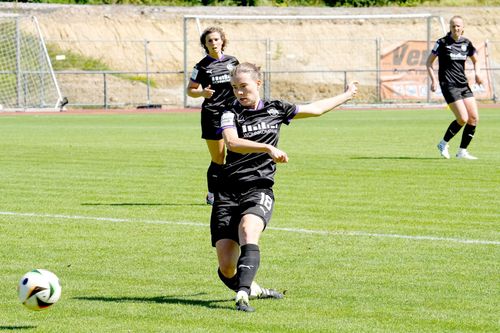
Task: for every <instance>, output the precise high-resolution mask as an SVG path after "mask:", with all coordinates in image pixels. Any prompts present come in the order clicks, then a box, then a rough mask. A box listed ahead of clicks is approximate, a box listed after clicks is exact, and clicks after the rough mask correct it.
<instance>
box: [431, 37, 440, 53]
mask: <svg viewBox="0 0 500 333" xmlns="http://www.w3.org/2000/svg"><path fill="white" fill-rule="evenodd" d="M440 44H441V43H440V40H437V41H436V44H434V47H433V48H432V51H431V53H432V54H434V55H438V53H439V51H438V50H439V46H440Z"/></svg>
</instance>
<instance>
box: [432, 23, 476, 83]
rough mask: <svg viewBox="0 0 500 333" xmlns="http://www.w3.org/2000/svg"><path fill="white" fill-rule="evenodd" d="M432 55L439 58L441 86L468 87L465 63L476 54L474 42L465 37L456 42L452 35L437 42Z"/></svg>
mask: <svg viewBox="0 0 500 333" xmlns="http://www.w3.org/2000/svg"><path fill="white" fill-rule="evenodd" d="M432 53H433V54H435V55H436V56H438V58H439V82H440V83H441V84H448V85H456V86H464V85H467V77H466V76H465V61H466V60H467V57H470V56H472V55H474V54H475V53H476V48H475V47H474V45H472V42H471V41H470V40H468V39H467V38H465V37H460V39H459V40H458V41H455V40H454V39H453V37H451V34H450V33H448V34H447V35H446V36H444V37H442V38H440V39H438V40H437V42H436V45H435V46H434V48H433V49H432Z"/></svg>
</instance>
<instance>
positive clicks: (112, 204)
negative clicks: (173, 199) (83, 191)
mask: <svg viewBox="0 0 500 333" xmlns="http://www.w3.org/2000/svg"><path fill="white" fill-rule="evenodd" d="M81 205H82V206H207V204H204V203H154V202H119V203H100V202H84V203H81Z"/></svg>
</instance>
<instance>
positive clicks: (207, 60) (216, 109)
mask: <svg viewBox="0 0 500 333" xmlns="http://www.w3.org/2000/svg"><path fill="white" fill-rule="evenodd" d="M227 43H228V41H227V38H226V35H225V33H224V31H223V30H222V28H220V27H209V28H207V29H205V30H204V31H203V33H202V34H201V36H200V44H201V45H202V46H203V48H204V50H205V52H206V54H207V55H206V56H205V57H204V58H203V59H201V61H200V62H199V63H197V64H196V65H195V66H194V69H193V72H192V75H191V79H190V81H189V84H188V86H187V94H188V96H190V97H193V98H198V97H203V98H204V101H203V103H202V106H201V137H202V138H203V139H205V141H206V143H207V147H208V151H209V153H210V157H211V162H210V166H209V167H208V170H207V185H208V194H207V197H206V202H207V204H212V203H213V193H214V192H215V191H216V188H217V181H218V176H219V173H220V170H221V167H222V164H224V158H225V150H224V142H223V140H222V135H221V134H220V133H217V130H218V128H219V124H220V117H221V114H222V111H223V110H224V108H225V106H226V105H228V104H230V103H231V102H232V101H234V95H233V92H232V89H231V84H230V82H229V81H230V75H229V73H230V71H231V69H233V67H234V66H236V65H237V64H238V63H239V62H238V60H237V59H236V58H235V57H233V56H230V55H227V54H224V53H223V51H224V49H225V47H226V45H227Z"/></svg>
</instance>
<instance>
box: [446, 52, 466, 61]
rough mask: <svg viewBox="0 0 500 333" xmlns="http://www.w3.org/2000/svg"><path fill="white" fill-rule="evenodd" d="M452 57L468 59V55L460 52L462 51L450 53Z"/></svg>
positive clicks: (453, 58) (454, 58)
mask: <svg viewBox="0 0 500 333" xmlns="http://www.w3.org/2000/svg"><path fill="white" fill-rule="evenodd" d="M450 58H451V60H466V59H467V55H466V54H460V53H450Z"/></svg>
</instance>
